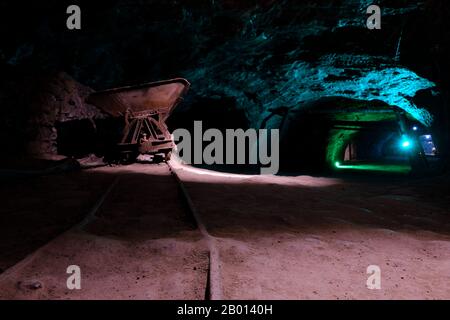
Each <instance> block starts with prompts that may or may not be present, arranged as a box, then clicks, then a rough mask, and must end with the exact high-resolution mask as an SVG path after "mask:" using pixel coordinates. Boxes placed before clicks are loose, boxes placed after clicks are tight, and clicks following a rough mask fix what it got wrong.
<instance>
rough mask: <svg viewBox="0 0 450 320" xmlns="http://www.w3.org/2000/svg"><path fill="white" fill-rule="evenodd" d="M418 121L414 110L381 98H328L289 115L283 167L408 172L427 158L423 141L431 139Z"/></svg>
mask: <svg viewBox="0 0 450 320" xmlns="http://www.w3.org/2000/svg"><path fill="white" fill-rule="evenodd" d="M417 126H419V124H418V123H417V121H416V120H415V119H414V118H412V116H411V115H409V114H407V113H405V112H404V111H403V110H400V109H398V108H396V107H393V106H389V105H387V104H385V103H383V102H381V101H371V102H368V101H359V100H351V99H341V98H339V99H336V98H328V99H322V100H321V101H318V102H315V103H314V104H312V105H310V106H308V107H307V108H305V109H304V110H301V111H297V112H295V113H294V112H291V114H290V115H289V119H288V121H287V124H286V125H285V127H284V128H282V129H283V131H282V132H283V134H282V136H281V139H282V140H281V144H280V148H281V149H280V158H281V159H280V160H281V167H282V169H283V171H289V172H292V171H296V172H303V173H307V174H310V173H313V174H317V173H320V174H322V173H336V172H339V173H343V172H349V173H350V172H351V173H375V172H376V173H385V174H389V173H390V174H408V173H410V172H411V171H412V170H413V168H414V167H416V166H421V165H424V163H425V164H426V163H427V159H426V154H425V152H424V149H423V145H424V143H426V144H428V143H429V141H428V142H427V141H425V142H423V143H421V140H420V139H421V138H420V137H419V135H418V134H417V133H416V132H414V130H413V127H417ZM405 128H407V129H405ZM423 139H424V138H423ZM423 139H422V140H423ZM427 150H428V149H427ZM431 150H433V149H431ZM431 152H433V151H431ZM434 152H436V151H434Z"/></svg>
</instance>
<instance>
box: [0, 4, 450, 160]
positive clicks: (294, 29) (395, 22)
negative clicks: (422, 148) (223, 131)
mask: <svg viewBox="0 0 450 320" xmlns="http://www.w3.org/2000/svg"><path fill="white" fill-rule="evenodd" d="M73 3H77V4H79V5H80V7H81V8H82V30H80V31H69V30H67V29H66V28H65V19H66V17H67V15H66V14H65V9H66V8H67V6H68V5H69V4H73ZM372 3H375V4H379V5H380V6H381V8H382V9H383V15H382V29H381V30H376V31H370V30H367V28H366V27H365V22H366V18H367V15H366V13H365V10H366V8H367V6H368V5H369V4H372ZM446 4H447V3H446V1H444V0H427V1H404V0H396V1H392V0H380V1H368V0H339V1H337V0H319V1H308V0H306V1H289V0H278V1H274V0H257V1H255V0H251V1H250V0H239V1H238V0H215V1H212V0H211V1H195V0H184V1H175V0H170V1H157V0H142V1H135V0H113V1H95V2H93V1H70V2H69V1H65V0H62V1H56V0H48V1H42V2H39V3H31V4H27V6H25V7H24V6H23V4H21V3H20V2H8V3H6V2H2V3H1V4H0V6H1V7H0V9H1V10H0V15H1V17H0V33H1V36H2V39H3V41H2V43H1V44H0V75H1V76H0V77H1V79H0V81H1V83H2V86H1V88H0V92H1V94H0V104H1V105H2V106H4V108H6V109H7V110H8V112H7V113H8V114H7V115H4V116H3V117H4V118H7V119H6V120H2V121H3V122H4V123H5V124H9V127H10V128H13V127H17V126H15V125H13V124H16V123H17V122H19V123H21V124H22V123H24V124H23V125H21V126H36V124H37V123H39V124H40V125H41V127H45V128H46V129H42V130H43V131H47V132H38V133H34V134H32V135H34V136H36V135H38V136H41V137H42V138H39V139H40V140H39V139H38V140H39V141H54V136H53V135H54V132H49V131H48V130H49V129H50V128H51V125H50V124H51V123H53V122H54V121H59V120H58V119H57V118H59V117H61V118H62V119H65V120H67V116H66V115H67V113H66V112H65V111H64V110H66V109H68V110H72V109H74V105H72V104H71V102H70V101H71V99H72V101H73V102H75V105H76V106H77V107H76V108H75V109H77V110H84V111H80V114H78V115H77V117H80V118H92V117H96V116H97V114H96V111H95V110H93V109H92V108H91V107H89V106H85V104H84V102H83V99H82V98H83V97H84V96H85V94H86V92H87V91H89V90H88V89H82V87H80V86H78V85H77V86H75V85H72V84H70V83H65V80H62V82H63V84H62V86H63V87H64V86H67V87H68V88H69V89H68V90H69V92H66V93H64V94H63V95H61V94H59V93H57V94H50V95H48V96H47V97H40V98H39V101H46V102H45V103H44V104H46V105H48V106H51V107H49V108H50V109H51V111H50V110H47V111H48V112H45V113H43V114H45V116H44V115H40V116H38V117H36V116H35V115H33V114H32V112H31V111H30V112H29V110H32V109H33V107H30V105H33V104H34V103H35V101H33V100H32V99H31V98H28V97H23V93H24V92H26V91H33V90H34V89H33V90H32V89H31V88H40V87H41V85H42V84H44V87H45V86H50V87H52V86H54V85H52V81H53V80H42V79H43V78H42V75H46V74H59V73H60V72H61V71H64V72H66V73H67V74H70V75H71V76H72V77H73V79H76V80H74V81H77V82H78V83H82V84H84V85H86V86H88V87H90V88H93V89H95V90H99V89H105V88H111V87H118V86H123V85H132V84H137V83H142V82H149V81H154V80H161V79H168V78H173V77H179V76H181V77H185V78H187V79H188V80H189V81H190V82H191V83H192V87H191V91H190V93H189V96H188V97H186V100H185V102H184V104H183V105H181V106H180V109H179V111H180V112H184V114H186V112H189V111H190V110H194V109H196V110H200V109H201V108H203V106H202V105H203V104H204V103H205V101H208V103H209V104H210V108H211V109H212V110H214V108H217V110H218V111H217V112H216V114H221V112H222V111H221V110H226V109H227V108H229V109H230V108H231V109H233V110H236V111H233V112H236V114H237V115H239V116H238V117H239V121H240V122H242V123H248V125H249V126H251V127H257V128H258V127H261V126H263V125H264V126H266V127H269V128H270V127H278V126H279V125H280V123H281V122H282V118H283V116H282V115H280V114H279V113H278V114H275V115H273V116H271V115H272V114H273V110H288V111H287V112H294V111H295V110H301V109H302V108H303V107H305V106H307V105H310V104H311V103H312V102H314V101H316V100H318V99H322V98H323V97H344V98H351V99H359V100H363V101H373V100H380V101H382V102H384V103H386V104H389V105H395V106H398V107H400V108H402V109H404V110H407V111H408V112H410V113H411V114H412V115H413V116H414V117H415V118H416V119H417V120H418V121H420V122H421V123H422V124H424V125H426V126H429V125H437V129H436V132H439V135H440V137H442V139H440V140H441V145H442V146H448V145H449V142H448V138H446V136H448V133H449V127H448V122H449V115H448V110H447V108H448V90H449V87H450V81H449V79H450V67H449V62H448V58H447V57H448V56H449V48H450V45H449V39H450V36H449V30H450V28H449V26H448V24H449V21H450V20H449V19H448V17H450V14H449V8H448V5H446ZM56 81H57V82H58V81H59V80H56ZM46 82H48V83H47V84H46ZM69 82H70V81H69ZM17 86H21V87H20V89H18V88H17ZM25 87H27V88H26V89H24V88H25ZM28 87H29V88H28ZM75 87H76V88H75ZM11 88H14V90H11ZM71 88H72V89H71ZM51 90H52V89H51ZM51 90H50V91H51ZM58 90H59V89H58ZM58 90H57V91H58ZM64 90H65V89H64ZM64 90H62V91H64ZM86 90H87V91H86ZM34 92H35V91H34ZM418 92H428V95H429V96H432V97H438V99H439V100H440V103H439V104H438V106H437V107H434V108H433V109H430V107H429V106H428V101H429V100H427V99H424V100H420V101H417V100H416V99H415V97H416V96H417V94H418ZM44 95H45V93H44ZM52 95H53V96H54V98H52ZM77 97H78V98H77ZM52 99H56V101H52ZM224 105H229V106H228V107H224ZM198 106H201V107H198ZM191 107H192V108H191ZM30 108H31V109H30ZM199 108H200V109H199ZM12 109H14V111H11V110H12ZM18 110H24V111H18ZM212 113H214V112H212ZM64 114H66V115H64ZM69 114H71V113H70V112H69ZM176 114H177V113H175V115H174V116H176ZM202 114H203V113H202V112H197V111H195V110H194V111H192V112H191V113H190V115H189V116H188V118H189V119H191V118H193V119H201V117H202ZM55 115H56V116H55ZM243 116H245V118H246V120H241V118H242V117H243ZM26 117H28V118H27V120H26V121H24V120H23V119H24V118H26ZM268 117H271V118H270V121H268V122H267V121H266V119H267V118H268ZM30 118H31V124H30V122H29V121H30V120H29V119H30ZM68 118H71V116H69V117H68ZM436 119H437V120H436ZM175 122H177V121H175ZM230 127H234V126H231V125H230ZM50 130H53V129H50ZM433 130H434V129H433ZM19 131H20V130H19ZM4 132H5V133H4V135H6V134H8V132H9V131H7V130H4ZM27 134H28V133H23V132H22V131H20V132H18V133H17V134H15V136H17V137H19V138H20V139H19V138H18V139H19V140H21V141H22V142H23V141H25V143H23V144H25V145H27V143H26V142H27V141H26V140H27V139H28V138H26V137H27ZM52 143H53V142H52ZM52 143H50V144H48V143H47V145H48V146H47V147H45V148H44V149H45V150H47V149H48V150H49V151H51V152H53V151H54V150H53V149H54V146H52ZM32 149H33V148H32ZM34 149H39V146H35V147H34ZM443 149H445V148H444V147H443Z"/></svg>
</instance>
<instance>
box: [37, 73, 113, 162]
mask: <svg viewBox="0 0 450 320" xmlns="http://www.w3.org/2000/svg"><path fill="white" fill-rule="evenodd" d="M91 92H93V90H92V89H90V88H89V87H86V86H84V85H82V84H80V83H78V82H77V81H75V80H74V79H73V78H72V77H70V76H69V75H67V74H66V73H59V74H57V75H56V76H53V77H49V78H47V79H45V80H44V81H43V84H42V87H41V88H40V89H39V90H38V91H37V96H36V99H34V102H33V104H32V107H31V116H30V123H29V124H30V128H31V129H30V130H32V131H31V132H30V143H29V151H30V152H31V153H32V154H36V155H49V154H50V155H51V154H57V129H56V128H55V124H56V123H57V122H65V121H71V120H81V119H90V120H92V121H93V120H94V119H96V118H102V117H104V115H103V114H102V112H101V111H100V110H99V109H97V108H96V107H95V106H92V105H89V104H87V103H86V102H85V98H86V97H87V96H88V95H89V94H90V93H91ZM93 126H95V124H94V122H93Z"/></svg>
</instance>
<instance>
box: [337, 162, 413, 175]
mask: <svg viewBox="0 0 450 320" xmlns="http://www.w3.org/2000/svg"><path fill="white" fill-rule="evenodd" d="M337 164H338V162H336V167H337V168H339V169H340V170H349V171H352V170H357V171H371V172H381V173H382V172H384V173H400V174H408V173H409V172H410V171H411V166H410V165H408V164H376V163H374V164H372V163H364V164H363V163H361V164H340V163H339V166H338V165H337Z"/></svg>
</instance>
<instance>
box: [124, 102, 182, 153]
mask: <svg viewBox="0 0 450 320" xmlns="http://www.w3.org/2000/svg"><path fill="white" fill-rule="evenodd" d="M162 114H163V113H162V112H161V111H159V110H151V111H140V112H132V111H131V110H130V109H128V110H127V111H126V113H125V115H124V121H125V128H124V130H123V135H122V140H121V141H120V143H119V144H118V147H119V149H120V150H121V152H122V153H123V154H124V156H125V159H127V158H128V157H129V156H130V157H131V156H133V154H134V153H141V154H150V155H161V156H162V157H163V159H164V160H166V161H167V160H170V156H171V152H172V149H173V147H174V143H173V140H172V137H171V135H170V133H169V130H168V128H167V125H166V124H165V122H164V121H163V117H162ZM128 154H129V156H128Z"/></svg>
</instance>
